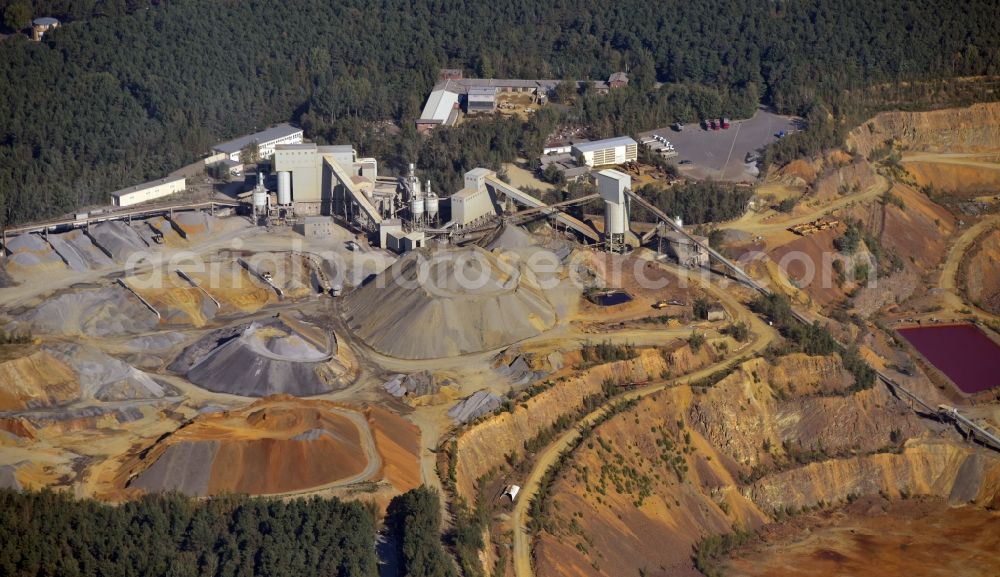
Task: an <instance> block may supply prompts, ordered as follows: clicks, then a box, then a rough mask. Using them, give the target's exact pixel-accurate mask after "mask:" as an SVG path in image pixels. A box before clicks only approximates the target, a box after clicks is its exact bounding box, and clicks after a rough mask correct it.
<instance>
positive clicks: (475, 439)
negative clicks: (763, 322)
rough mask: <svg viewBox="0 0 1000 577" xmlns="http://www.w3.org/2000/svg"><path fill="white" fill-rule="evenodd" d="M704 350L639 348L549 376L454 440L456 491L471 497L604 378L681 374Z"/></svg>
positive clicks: (705, 359) (705, 356)
mask: <svg viewBox="0 0 1000 577" xmlns="http://www.w3.org/2000/svg"><path fill="white" fill-rule="evenodd" d="M708 349H709V347H702V348H701V351H700V352H699V353H692V352H691V350H690V348H689V347H687V346H684V347H682V348H681V349H678V350H677V351H674V352H673V353H672V354H671V355H668V358H667V359H665V358H664V355H663V354H662V353H661V352H660V351H657V350H652V349H641V350H640V351H639V356H638V357H637V358H635V359H631V360H627V361H617V362H613V363H608V364H604V365H598V366H595V367H592V368H590V369H587V370H585V371H582V372H580V373H576V374H572V375H570V376H569V377H568V378H566V379H555V380H554V384H553V385H552V386H551V387H549V388H548V389H546V390H544V391H542V392H540V393H538V394H537V395H534V396H533V397H531V398H529V399H528V400H527V401H524V402H523V403H519V404H517V405H516V406H515V407H514V408H513V410H512V411H511V412H508V413H502V414H500V415H498V416H496V417H493V418H490V419H488V420H486V421H483V422H481V423H477V424H476V425H475V426H473V427H472V428H470V429H468V430H467V431H465V432H463V433H462V434H461V435H460V436H459V437H458V439H457V444H458V470H457V479H458V487H459V490H460V491H461V492H462V493H463V495H465V496H466V497H472V496H473V495H474V493H473V490H474V487H475V483H476V479H478V478H479V477H480V476H482V475H483V474H485V473H486V472H488V471H489V470H490V469H493V468H494V467H497V466H498V465H500V464H502V463H503V462H504V458H505V455H508V454H511V453H515V454H519V453H521V452H522V451H523V450H524V442H525V441H527V440H529V439H531V438H533V437H534V436H536V435H537V434H538V433H539V432H541V431H542V430H543V429H545V428H547V427H550V426H551V425H552V423H554V422H555V421H556V420H557V419H558V418H559V417H560V416H562V415H564V414H571V413H573V412H575V411H577V410H579V408H580V407H581V406H582V404H583V400H584V399H586V398H587V397H588V396H590V395H594V394H597V393H600V392H601V388H602V385H603V383H604V381H605V380H606V379H612V380H614V381H616V382H629V381H632V382H641V381H648V380H653V379H658V378H660V377H661V376H665V375H667V374H672V375H679V374H683V373H686V372H689V371H691V370H693V369H695V368H698V367H700V366H704V365H705V364H708V363H709V362H711V360H712V357H711V353H710V352H708ZM668 359H669V360H668Z"/></svg>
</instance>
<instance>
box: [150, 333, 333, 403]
mask: <svg viewBox="0 0 1000 577" xmlns="http://www.w3.org/2000/svg"><path fill="white" fill-rule="evenodd" d="M169 369H170V370H171V371H174V372H177V373H182V374H185V375H186V376H187V378H188V380H189V381H191V382H192V383H195V384H196V385H199V386H201V387H203V388H205V389H208V390H210V391H215V392H218V393H229V394H233V395H240V396H244V397H264V396H268V395H274V394H281V393H283V394H289V395H295V396H300V397H306V396H312V395H319V394H322V393H327V392H330V391H332V390H334V389H337V388H341V387H342V386H343V383H341V381H340V377H341V376H342V375H343V374H344V372H345V368H344V367H343V366H342V365H340V364H339V363H338V362H337V361H336V360H335V359H334V358H332V355H331V354H330V353H329V352H328V351H326V350H324V349H323V348H321V347H319V346H317V344H316V343H314V342H312V341H311V340H309V339H307V338H305V337H304V336H303V335H300V334H298V333H297V332H296V331H295V330H294V329H293V328H291V327H290V326H289V325H288V324H286V323H284V322H282V321H281V320H279V319H269V320H267V321H255V322H252V323H249V324H242V325H237V326H234V327H228V328H225V329H220V330H217V331H214V332H212V333H211V334H209V335H207V336H205V337H203V338H202V339H200V340H198V341H197V342H195V343H194V344H192V345H191V346H189V347H187V348H185V349H184V351H183V352H182V353H181V354H180V356H178V357H177V359H176V360H175V361H174V362H173V363H171V364H170V367H169Z"/></svg>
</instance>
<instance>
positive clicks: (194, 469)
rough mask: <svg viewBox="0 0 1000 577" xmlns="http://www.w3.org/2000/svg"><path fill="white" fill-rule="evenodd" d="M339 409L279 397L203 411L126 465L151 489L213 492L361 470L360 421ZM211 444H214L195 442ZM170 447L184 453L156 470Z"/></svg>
mask: <svg viewBox="0 0 1000 577" xmlns="http://www.w3.org/2000/svg"><path fill="white" fill-rule="evenodd" d="M336 408H337V406H336V405H334V404H332V403H328V402H324V401H306V400H299V399H295V398H292V397H281V396H278V397H268V398H265V399H262V400H260V401H257V402H255V403H253V404H252V405H250V406H248V407H246V408H245V409H241V410H237V411H228V412H222V413H210V414H205V415H201V416H199V417H197V418H195V419H194V420H193V421H191V422H190V423H189V424H187V425H186V426H184V427H182V428H180V429H178V430H177V431H175V432H174V433H172V434H171V435H169V436H168V437H167V438H165V439H163V440H161V441H159V442H157V443H156V444H155V445H153V446H152V447H151V448H150V449H149V451H148V453H146V454H144V455H143V456H141V457H139V458H136V459H133V460H132V461H130V462H129V463H127V464H126V467H125V469H126V471H128V472H129V473H127V474H128V476H129V477H137V478H138V479H139V480H140V483H139V484H138V486H142V487H145V488H148V489H150V490H157V489H170V488H180V487H182V488H184V489H185V490H188V492H195V493H197V492H200V491H201V489H200V488H201V487H205V488H204V492H205V493H206V494H210V495H212V494H218V493H220V492H240V493H251V494H272V493H284V492H290V491H298V490H303V489H308V488H311V487H317V486H321V485H325V484H329V483H333V482H336V481H337V480H339V479H345V478H348V477H351V476H352V475H357V474H359V473H360V472H361V471H363V470H364V469H365V466H366V465H367V462H368V461H367V456H366V453H365V450H364V448H363V446H362V443H361V433H360V432H359V431H358V428H357V426H356V425H355V423H353V422H352V421H351V420H350V419H348V418H347V417H346V416H344V415H342V414H340V413H338V412H335V411H334V409H336ZM206 443H212V444H213V446H212V448H211V449H201V450H193V451H192V449H191V448H193V447H197V446H203V444H206ZM172 447H179V448H177V449H172V453H171V454H173V453H178V454H180V455H182V457H181V458H178V459H174V461H172V462H171V465H172V468H173V469H174V470H173V471H158V470H156V469H154V468H153V467H154V466H156V464H157V463H156V461H157V460H158V459H159V458H161V457H162V456H163V455H164V454H165V453H166V452H167V451H168V450H171V448H172ZM188 454H191V455H206V456H208V458H211V463H210V464H206V463H197V462H190V461H187V460H184V458H183V455H188ZM206 465H207V469H206V468H205V467H206ZM185 467H186V468H188V469H189V470H190V471H189V473H190V474H189V475H178V471H177V470H176V469H178V468H185ZM206 476H207V478H206ZM174 483H180V485H179V486H178V487H174V486H173V484H174ZM206 483H207V485H206ZM192 488H193V489H192Z"/></svg>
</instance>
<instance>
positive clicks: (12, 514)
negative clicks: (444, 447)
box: [0, 490, 378, 577]
mask: <svg viewBox="0 0 1000 577" xmlns="http://www.w3.org/2000/svg"><path fill="white" fill-rule="evenodd" d="M0 535H2V536H3V538H2V539H0V575H8V576H11V577H29V576H43V575H58V576H60V577H75V576H83V575H102V576H104V577H116V576H121V577H126V576H132V575H144V576H149V577H152V576H170V577H188V576H189V577H205V576H219V577H223V576H225V577H230V576H235V575H240V576H247V577H249V576H254V575H311V576H317V577H321V576H325V577H346V576H351V577H376V576H377V575H378V571H377V564H376V558H375V551H374V545H375V527H374V519H373V516H372V514H371V513H370V512H369V511H368V510H366V508H365V507H364V506H362V505H361V504H359V503H356V502H354V503H347V502H343V501H340V500H338V499H321V498H311V499H295V500H291V501H281V500H277V499H265V498H250V497H237V496H226V497H219V498H213V499H208V500H203V501H196V500H193V499H189V498H187V497H184V496H182V495H179V494H167V495H150V496H145V497H142V498H140V499H138V500H135V501H129V502H126V503H123V504H121V505H118V506H112V505H106V504H103V503H99V502H97V501H94V500H89V499H84V500H77V499H74V498H73V497H71V496H69V495H67V494H66V493H57V492H52V491H48V490H46V491H41V492H27V493H19V492H15V491H11V490H0Z"/></svg>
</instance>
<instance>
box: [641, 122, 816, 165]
mask: <svg viewBox="0 0 1000 577" xmlns="http://www.w3.org/2000/svg"><path fill="white" fill-rule="evenodd" d="M800 122H801V121H800V120H799V119H797V118H795V117H792V116H780V115H777V114H774V113H773V112H768V111H766V110H764V109H760V110H758V111H757V113H756V114H754V115H753V118H749V119H746V120H735V119H733V120H731V125H730V127H729V128H728V129H726V130H722V129H719V130H705V129H704V128H702V127H701V126H699V125H697V124H686V125H684V129H683V130H682V131H680V132H677V131H675V130H674V129H672V128H669V127H667V128H660V129H657V130H651V131H649V132H643V133H641V134H639V138H640V139H641V138H645V137H647V136H650V135H659V136H662V137H664V138H665V139H667V140H668V141H670V142H671V143H673V145H674V148H675V149H676V151H677V156H676V157H674V158H672V159H671V160H672V161H673V162H677V163H678V164H679V165H680V168H681V171H682V173H684V174H685V175H687V176H690V177H692V178H698V179H704V178H713V179H715V180H731V181H739V182H750V181H753V180H754V179H756V177H757V173H756V167H755V166H754V164H752V163H751V164H747V163H746V162H745V159H746V155H747V153H748V152H756V151H758V150H760V149H761V148H763V147H764V146H766V145H767V144H769V143H771V142H773V141H775V140H777V137H776V136H775V134H776V133H777V132H779V131H782V130H784V131H785V132H786V133H787V132H789V131H792V130H796V129H798V128H799V126H800V124H799V123H800ZM684 161H689V162H685V163H684V164H681V163H682V162H684Z"/></svg>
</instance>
